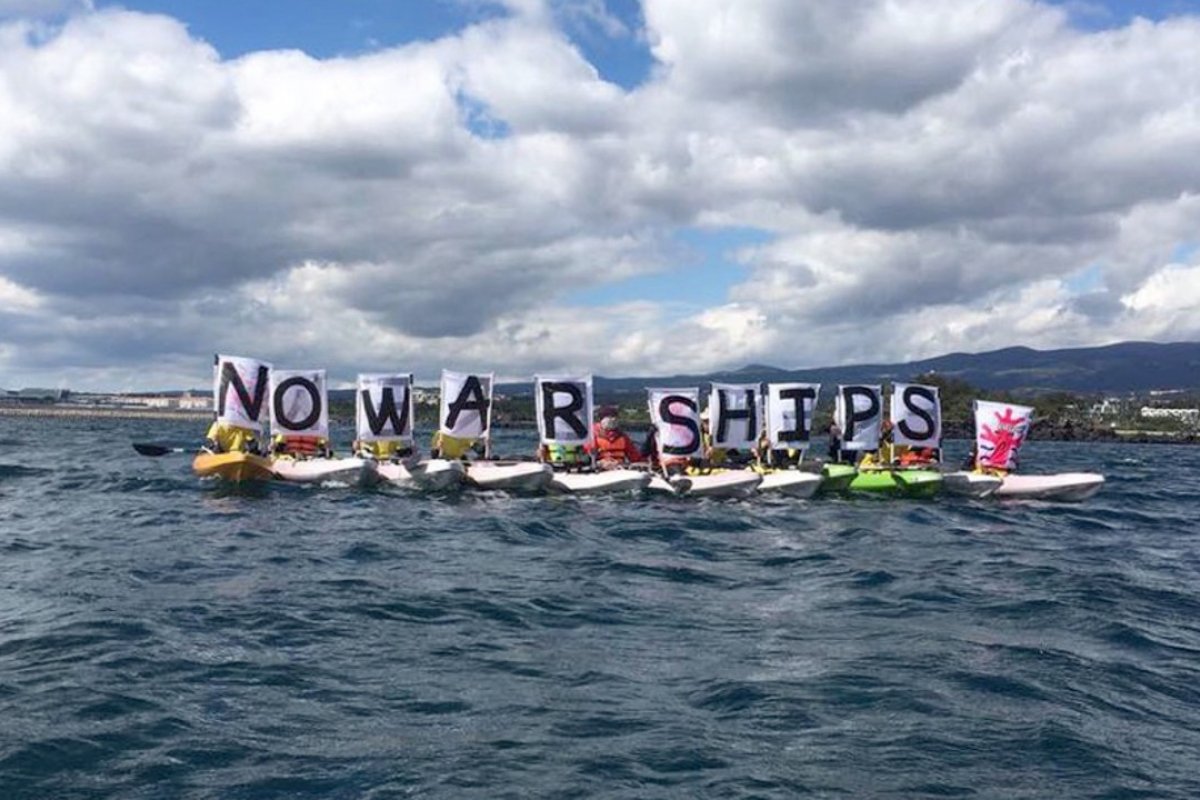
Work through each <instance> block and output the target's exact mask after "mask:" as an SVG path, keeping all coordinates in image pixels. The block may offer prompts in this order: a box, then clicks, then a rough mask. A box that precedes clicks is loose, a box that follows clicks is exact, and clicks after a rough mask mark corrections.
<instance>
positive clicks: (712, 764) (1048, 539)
mask: <svg viewBox="0 0 1200 800" xmlns="http://www.w3.org/2000/svg"><path fill="white" fill-rule="evenodd" d="M202 427H203V426H202V424H199V423H186V424H185V423H170V422H135V421H112V420H77V421H67V420H36V419H35V420H23V419H13V418H0V559H2V561H0V563H2V568H0V798H10V799H11V798H109V797H111V798H380V799H381V798H400V797H422V798H424V797H430V798H443V797H444V798H526V797H538V798H541V797H544V798H642V797H650V798H658V797H664V798H709V797H712V798H752V797H753V798H793V797H831V798H875V797H880V798H921V797H937V798H945V797H956V798H957V797H968V798H1004V799H1005V800H1011V799H1012V798H1112V799H1115V798H1180V800H1184V799H1187V800H1193V799H1194V798H1197V797H1200V525H1197V524H1196V516H1197V511H1198V510H1200V502H1198V501H1200V489H1198V488H1197V486H1198V478H1200V448H1187V447H1175V446H1165V445H1159V446H1138V445H1109V444H1079V445H1067V444H1058V443H1037V442H1034V443H1032V444H1030V445H1029V447H1028V449H1027V450H1026V452H1025V457H1024V459H1023V461H1024V464H1025V466H1026V468H1027V469H1028V470H1029V471H1031V472H1037V471H1046V472H1049V471H1059V470H1082V469H1087V470H1097V471H1102V472H1104V473H1106V474H1107V475H1108V478H1109V482H1108V483H1107V485H1106V486H1105V488H1104V490H1103V491H1102V493H1101V494H1100V495H1098V496H1097V497H1095V498H1094V499H1092V500H1090V501H1088V502H1085V503H1082V504H1062V505H1056V504H1050V503H1042V502H1025V503H1012V502H1009V503H1002V502H995V501H968V500H951V499H946V498H936V499H933V500H926V501H904V500H889V501H885V500H871V499H865V500H864V499H852V500H848V499H836V498H835V499H819V500H814V501H810V502H804V501H789V500H777V499H768V498H760V499H756V500H753V501H704V500H687V499H662V500H652V499H632V498H613V499H579V498H571V497H510V496H505V495H499V494H464V495H463V496H461V497H427V496H418V495H412V494H406V493H404V492H399V491H374V492H363V491H355V490H349V489H336V488H322V489H299V488H294V487H270V488H268V489H265V490H259V491H250V492H245V491H243V492H236V491H230V490H227V489H222V488H220V487H218V486H214V485H212V484H204V483H201V482H199V481H197V480H195V479H194V478H193V477H192V475H191V474H190V465H189V459H188V457H186V456H168V457H164V458H158V459H149V458H143V457H140V456H138V455H136V454H135V453H134V452H133V450H132V449H131V448H130V446H129V443H130V442H132V441H147V440H154V441H164V440H165V441H174V442H176V443H178V444H190V443H194V442H195V441H196V439H197V438H198V437H197V435H198V434H199V433H200V428H202ZM955 444H956V445H957V448H956V449H954V448H951V454H952V455H959V454H961V453H962V452H963V451H964V450H965V446H966V445H965V443H961V442H960V443H955ZM528 447H529V444H528V438H527V437H522V436H518V435H510V436H508V437H506V438H502V439H501V440H500V442H499V443H498V447H497V449H498V450H500V451H501V452H503V451H505V450H508V451H510V452H515V451H517V450H526V451H527V448H528Z"/></svg>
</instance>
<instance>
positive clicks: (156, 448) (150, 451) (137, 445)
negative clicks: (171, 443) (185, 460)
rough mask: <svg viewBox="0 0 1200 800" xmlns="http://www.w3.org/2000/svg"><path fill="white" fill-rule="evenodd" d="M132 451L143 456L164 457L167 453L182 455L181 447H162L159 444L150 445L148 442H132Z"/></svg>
mask: <svg viewBox="0 0 1200 800" xmlns="http://www.w3.org/2000/svg"><path fill="white" fill-rule="evenodd" d="M133 449H134V450H136V451H138V453H140V454H141V455H144V456H165V455H167V454H168V453H182V452H183V448H181V447H164V446H163V445H161V444H150V443H149V442H134V443H133Z"/></svg>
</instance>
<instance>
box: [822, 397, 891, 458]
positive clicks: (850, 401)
mask: <svg viewBox="0 0 1200 800" xmlns="http://www.w3.org/2000/svg"><path fill="white" fill-rule="evenodd" d="M833 421H834V422H835V423H837V426H838V427H839V428H841V429H842V449H843V450H878V449H879V436H880V434H881V432H882V427H883V392H882V391H881V389H880V387H879V386H877V385H876V386H862V385H853V386H839V387H838V393H837V399H836V401H835V402H834V408H833Z"/></svg>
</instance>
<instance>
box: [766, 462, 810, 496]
mask: <svg viewBox="0 0 1200 800" xmlns="http://www.w3.org/2000/svg"><path fill="white" fill-rule="evenodd" d="M820 485H821V476H820V475H817V474H816V473H813V472H801V471H800V470H798V469H777V470H771V471H768V472H764V473H762V482H761V483H759V484H758V491H759V492H769V493H771V494H785V495H787V496H788V497H801V498H804V497H812V496H813V495H814V494H816V493H817V488H818V487H819V486H820Z"/></svg>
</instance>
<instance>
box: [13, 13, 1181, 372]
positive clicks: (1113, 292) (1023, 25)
mask: <svg viewBox="0 0 1200 800" xmlns="http://www.w3.org/2000/svg"><path fill="white" fill-rule="evenodd" d="M1198 45H1200V0H1198V1H1197V2H1184V1H1183V0H1145V1H1144V2H1128V1H1126V2H1118V1H1117V0H1110V1H1109V2H1090V1H1087V0H1078V1H1077V0H1071V1H1070V2H1054V3H1052V2H1045V1H1044V0H1043V1H1036V2H1035V0H852V2H845V3H841V2H839V3H830V2H827V1H826V0H641V1H640V2H639V0H411V2H403V3H398V2H391V1H390V0H359V1H358V2H344V1H341V0H339V1H337V2H335V0H320V1H318V0H313V2H304V3H296V2H291V1H290V0H262V1H261V2H232V0H230V1H229V2H224V1H219V0H177V1H175V2H168V0H130V1H129V2H123V3H116V2H108V1H107V0H0V387H4V388H20V387H23V386H48V387H69V388H72V389H76V390H116V391H137V390H146V389H162V388H182V387H192V386H197V387H198V386H204V385H206V384H207V382H208V381H209V376H210V368H211V363H212V360H211V359H212V354H213V353H214V352H220V353H225V354H231V355H245V356H255V357H260V358H263V359H266V360H269V361H271V362H273V363H275V364H277V365H278V366H280V367H284V368H321V367H324V368H326V369H328V370H329V371H330V375H331V379H332V380H333V381H334V383H335V384H337V383H344V382H348V381H352V380H353V379H354V377H355V375H356V374H357V373H358V372H379V371H391V370H396V371H406V372H408V371H411V372H415V373H416V374H417V376H418V379H426V380H428V379H430V378H435V377H436V376H437V374H438V373H439V372H440V370H441V369H443V368H447V369H454V370H485V371H495V372H496V373H498V374H499V375H502V376H504V377H506V378H527V377H529V376H532V375H533V374H553V373H581V372H592V373H595V374H598V375H609V376H618V375H668V374H674V373H680V372H693V373H695V372H704V371H709V370H714V369H721V368H736V367H739V366H742V365H744V364H749V363H766V364H772V365H776V366H781V367H813V366H827V365H835V364H847V363H858V362H882V361H893V360H907V359H915V358H923V357H928V356H933V355H938V354H941V353H946V352H953V351H969V352H977V351H985V350H990V349H995V348H999V347H1008V346H1013V345H1026V346H1030V347H1037V348H1052V347H1074V346H1090V345H1099V344H1105V343H1109V342H1115V341H1122V340H1129V339H1137V340H1152V341H1186V340H1197V339H1200V158H1197V154H1198V153H1200V46H1198Z"/></svg>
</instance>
